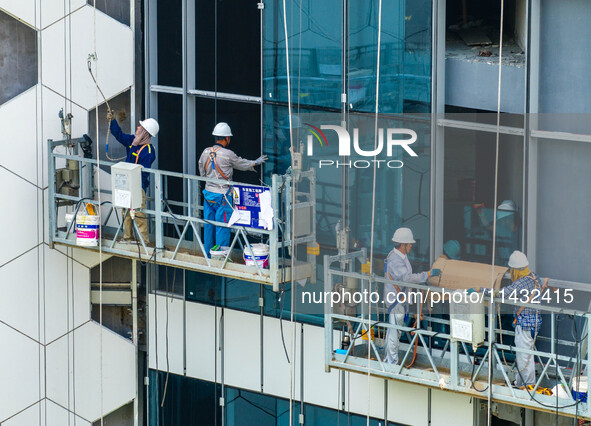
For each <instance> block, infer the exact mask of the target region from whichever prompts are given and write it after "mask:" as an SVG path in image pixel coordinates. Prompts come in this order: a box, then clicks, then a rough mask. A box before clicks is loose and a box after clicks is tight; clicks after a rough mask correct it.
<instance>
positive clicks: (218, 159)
mask: <svg viewBox="0 0 591 426" xmlns="http://www.w3.org/2000/svg"><path fill="white" fill-rule="evenodd" d="M212 135H213V136H215V138H216V143H215V145H214V146H212V147H209V148H205V149H204V150H203V153H202V154H201V157H200V158H199V174H200V175H201V176H204V177H208V178H213V179H219V180H222V181H231V180H232V176H233V174H234V169H237V170H252V171H253V172H254V171H255V170H254V166H259V165H261V164H263V163H264V162H265V161H266V160H267V156H266V155H261V156H260V157H259V158H257V159H256V160H247V159H245V158H241V157H239V156H237V155H236V153H235V152H234V151H232V150H231V149H228V145H230V137H231V136H232V131H231V130H230V126H228V124H227V123H218V124H217V125H216V126H215V127H214V129H213V132H212ZM203 196H204V198H205V201H204V203H203V216H204V219H205V220H207V221H216V222H225V223H228V221H229V220H230V217H231V216H232V211H233V207H232V195H231V194H230V185H228V184H226V183H224V182H219V183H217V182H207V183H206V184H205V189H204V190H203ZM203 240H204V241H203V243H204V246H205V255H206V256H207V257H210V253H209V251H210V250H211V248H212V247H213V246H215V245H219V246H220V247H221V246H229V245H230V228H224V227H221V226H214V225H211V224H209V223H206V224H205V226H204V238H203Z"/></svg>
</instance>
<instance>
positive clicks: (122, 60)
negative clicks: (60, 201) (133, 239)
mask: <svg viewBox="0 0 591 426" xmlns="http://www.w3.org/2000/svg"><path fill="white" fill-rule="evenodd" d="M118 13H119V12H118ZM95 18H96V27H95ZM95 28H96V35H97V48H96V50H97V53H98V57H99V83H100V84H101V87H102V89H103V91H104V92H105V95H106V96H108V97H112V96H114V95H116V94H118V93H120V92H123V91H125V90H128V89H129V88H130V87H132V86H133V54H134V49H133V42H134V38H133V33H132V31H131V28H130V27H129V26H128V25H124V24H122V23H120V22H118V21H117V20H115V19H113V18H111V17H110V16H108V15H106V14H105V13H103V12H100V11H97V12H96V15H95V12H94V9H93V8H92V7H90V6H89V5H87V3H86V1H85V0H0V40H1V41H0V56H1V57H2V59H1V60H0V125H1V126H2V135H1V136H0V186H1V187H2V190H0V203H1V205H2V206H3V208H2V209H1V210H0V223H2V225H1V226H0V241H2V245H1V246H0V343H1V345H2V351H1V353H0V383H2V386H1V387H0V423H2V424H3V425H4V424H6V425H12V426H16V425H27V426H31V425H47V426H49V425H64V424H69V423H74V422H75V424H91V423H92V422H94V421H95V420H97V419H99V418H100V417H101V411H102V413H104V414H107V413H109V412H112V411H114V410H116V409H117V408H118V407H120V406H122V405H125V404H126V403H128V402H129V401H131V400H132V399H133V398H134V397H135V348H134V346H133V345H132V343H131V342H130V341H129V340H128V339H124V338H122V337H121V336H119V335H116V334H114V333H112V332H110V331H109V330H106V329H104V328H102V329H101V327H100V326H99V324H97V323H96V322H93V321H92V320H91V317H90V310H91V304H90V268H91V267H93V266H94V265H96V264H97V262H98V260H97V258H96V256H88V255H83V252H82V251H79V250H76V249H71V248H69V249H66V248H64V247H56V249H50V248H49V245H48V242H49V241H48V211H49V205H48V202H47V185H48V176H47V160H46V158H47V151H46V141H47V139H50V138H52V139H56V140H57V139H62V134H61V123H60V120H59V118H58V112H59V111H60V109H62V108H63V109H64V112H65V113H66V114H67V113H72V114H73V116H74V118H73V128H72V136H73V137H80V136H82V134H83V133H86V132H88V128H89V127H88V124H89V123H88V120H89V119H88V111H89V110H90V109H92V108H94V107H95V104H96V102H97V101H96V93H95V86H94V83H93V82H92V79H91V78H90V75H89V74H88V71H87V58H88V55H89V53H92V52H94V51H95V48H94V37H93V34H94V30H95ZM60 214H63V212H62V213H60ZM101 342H102V343H101ZM101 348H102V357H101ZM101 360H102V368H101ZM101 391H102V395H103V398H102V399H103V402H102V407H101V397H100V395H101Z"/></svg>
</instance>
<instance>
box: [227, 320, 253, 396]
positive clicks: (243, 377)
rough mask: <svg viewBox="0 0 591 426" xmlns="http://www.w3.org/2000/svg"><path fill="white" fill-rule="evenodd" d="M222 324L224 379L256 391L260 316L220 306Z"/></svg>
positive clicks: (234, 384)
mask: <svg viewBox="0 0 591 426" xmlns="http://www.w3.org/2000/svg"><path fill="white" fill-rule="evenodd" d="M223 324H224V331H223V333H224V374H225V383H226V384H227V385H230V386H236V387H239V388H244V389H250V390H255V391H260V390H261V369H260V365H261V348H260V344H259V342H260V341H261V338H260V316H259V315H255V314H249V313H246V312H240V311H234V310H231V309H224V320H223Z"/></svg>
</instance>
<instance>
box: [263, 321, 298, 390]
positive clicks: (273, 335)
mask: <svg viewBox="0 0 591 426" xmlns="http://www.w3.org/2000/svg"><path fill="white" fill-rule="evenodd" d="M263 327H264V328H263V334H264V342H263V353H264V359H263V365H264V379H263V380H264V388H263V390H264V392H265V393H269V394H271V395H276V396H280V397H282V398H289V396H290V393H291V394H292V396H293V398H294V399H300V332H301V331H300V329H301V327H302V324H301V323H296V324H295V333H296V337H297V339H296V344H295V351H292V348H293V337H292V336H293V328H294V327H293V325H292V324H291V323H290V322H289V321H285V320H283V339H282V337H281V328H280V326H279V319H277V318H269V317H265V318H264V323H263ZM283 341H285V347H286V348H287V353H288V356H289V359H290V361H291V364H290V363H288V362H287V358H286V357H285V351H284V349H283ZM294 353H295V357H294V356H293V354H294ZM294 358H295V359H294ZM292 377H293V379H292ZM290 383H292V384H293V388H292V392H290Z"/></svg>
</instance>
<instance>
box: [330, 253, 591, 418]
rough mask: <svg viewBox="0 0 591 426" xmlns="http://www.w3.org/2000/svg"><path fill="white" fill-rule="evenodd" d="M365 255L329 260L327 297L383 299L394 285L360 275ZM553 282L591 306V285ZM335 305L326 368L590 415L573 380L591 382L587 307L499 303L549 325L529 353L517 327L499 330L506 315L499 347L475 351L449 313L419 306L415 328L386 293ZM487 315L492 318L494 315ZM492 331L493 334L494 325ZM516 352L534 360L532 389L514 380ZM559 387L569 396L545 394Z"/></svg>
mask: <svg viewBox="0 0 591 426" xmlns="http://www.w3.org/2000/svg"><path fill="white" fill-rule="evenodd" d="M366 256H367V253H366V251H365V250H362V251H358V252H355V253H349V254H347V255H340V256H339V255H337V256H324V283H325V287H324V293H325V294H332V293H331V292H334V291H336V292H337V293H341V294H342V292H343V288H345V287H347V286H348V288H349V290H351V289H354V290H355V291H358V292H359V293H360V294H361V295H363V294H367V295H368V299H367V300H368V301H369V297H371V295H372V292H375V293H376V294H379V295H383V287H384V284H385V283H387V282H390V283H392V282H393V281H390V280H387V279H385V278H383V277H378V276H376V275H374V276H371V277H370V276H369V275H367V274H364V273H358V272H354V271H356V270H358V269H359V267H358V266H359V264H363V263H365V259H366ZM394 283H395V284H397V285H398V286H400V287H406V288H408V289H411V290H416V292H415V294H418V292H419V291H422V292H423V295H425V294H428V293H431V296H432V294H433V293H439V294H440V295H441V294H442V293H443V294H444V291H445V290H444V289H442V288H440V287H434V286H429V285H421V284H410V283H403V282H394ZM549 285H550V287H551V288H553V290H552V291H556V290H558V291H564V290H569V291H568V292H567V294H572V292H573V291H574V292H576V293H577V294H579V295H585V296H586V297H585V302H584V303H580V302H581V300H579V306H587V307H588V306H589V305H588V301H589V296H590V295H591V294H590V292H591V286H589V284H584V283H573V282H566V281H560V280H554V279H552V280H550V281H549ZM479 296H482V302H481V303H484V304H486V305H488V303H490V298H489V297H487V296H484V295H479ZM329 297H330V296H329ZM580 298H581V297H579V299H580ZM334 300H337V301H338V303H335V304H333V306H332V307H331V303H330V299H329V301H328V302H326V303H325V365H326V368H327V370H330V369H331V368H337V369H342V370H348V371H352V372H359V373H363V374H367V373H368V372H369V373H370V374H371V375H374V376H379V377H383V378H388V379H395V380H401V381H406V382H411V383H415V384H420V385H424V386H430V387H434V388H440V389H445V390H450V391H454V392H460V393H464V394H469V395H471V396H474V397H477V398H482V399H487V398H488V396H489V393H490V395H491V398H492V400H494V401H498V402H502V403H507V404H511V405H517V406H522V407H526V408H531V409H535V410H539V411H547V412H553V413H554V412H556V411H558V412H559V413H561V414H563V415H567V416H578V417H581V418H590V417H591V408H590V406H589V403H587V402H582V401H580V400H579V399H577V400H575V398H574V397H573V394H572V393H571V388H572V386H573V379H574V378H579V377H586V378H587V379H588V377H589V373H590V368H589V366H590V361H589V353H591V347H590V345H591V343H590V339H589V338H588V334H587V330H588V326H587V324H588V320H589V318H590V317H591V315H590V314H589V309H588V308H587V307H583V308H581V309H579V308H568V307H564V306H559V305H558V304H556V303H554V304H552V303H548V304H546V303H543V302H542V303H541V304H536V303H522V302H520V301H519V300H517V301H514V300H507V299H506V298H504V299H503V300H501V299H500V298H495V299H494V304H493V307H495V306H499V307H503V308H510V309H512V308H513V307H514V306H526V307H530V308H535V309H537V310H539V311H540V315H543V320H544V323H545V324H546V327H544V326H543V327H542V330H541V331H540V333H539V334H538V335H537V337H536V341H535V346H534V347H533V349H531V350H524V349H518V348H516V347H515V346H514V345H513V344H512V343H513V342H512V340H513V337H514V335H515V333H514V332H513V331H512V329H511V326H508V327H507V326H504V327H502V326H501V327H500V326H499V324H502V322H501V321H502V316H503V317H505V318H507V317H511V319H512V316H509V315H505V314H503V315H501V314H497V313H496V314H495V316H494V318H493V321H492V329H493V330H494V334H495V338H494V339H493V342H494V343H493V344H492V346H489V344H488V338H487V339H485V340H484V343H483V345H482V346H480V347H478V348H476V347H474V348H473V347H472V346H471V344H469V343H466V342H463V341H460V340H458V339H456V338H454V337H452V336H450V331H449V325H450V321H449V320H448V319H445V315H439V316H437V315H432V314H429V313H426V314H424V315H423V316H421V315H420V314H421V312H419V310H420V308H419V304H417V305H415V307H414V311H413V312H414V313H415V314H417V315H416V317H415V320H416V323H415V325H413V326H410V325H407V324H405V325H393V324H390V323H389V321H388V316H387V314H386V311H387V309H386V308H385V306H384V305H380V304H381V303H383V302H382V301H383V298H382V296H380V302H378V303H377V304H372V305H371V306H370V303H368V302H366V300H365V299H363V298H361V299H360V302H359V303H341V301H342V300H343V299H337V297H336V296H335V299H334ZM347 300H348V299H347ZM374 300H375V299H374ZM423 300H429V299H428V298H423ZM335 305H336V306H335ZM370 307H371V311H370ZM486 311H488V307H487V309H486ZM484 315H485V317H486V318H487V320H488V321H490V319H488V315H486V314H484ZM559 319H561V320H566V321H568V325H570V326H571V327H574V330H575V331H573V333H566V334H567V335H565V331H564V330H563V332H562V333H558V332H557V326H556V325H557V321H558V320H559ZM509 322H510V321H509ZM571 322H572V324H571ZM548 325H550V327H549V328H550V330H548V327H547V326H548ZM577 325H578V327H577ZM389 329H394V330H398V331H400V332H401V344H400V347H399V363H398V364H389V363H387V362H386V361H385V359H384V358H385V354H384V349H385V348H384V346H385V345H386V342H385V340H386V339H385V336H386V333H387V330H389ZM570 329H572V328H570ZM485 331H486V335H487V336H488V333H489V331H490V328H489V326H488V324H487V326H486V327H485ZM575 334H577V335H575ZM344 336H347V337H348V339H349V340H348V342H349V346H348V347H347V345H343V342H344V341H343V337H344ZM368 336H370V337H369V338H368ZM503 339H504V340H503ZM435 342H437V343H438V344H435ZM345 348H346V349H345ZM491 350H492V372H493V374H492V384H490V386H489V383H488V359H489V353H490V351H491ZM415 352H416V355H415ZM516 352H521V353H528V354H530V355H531V356H533V357H534V359H535V363H536V383H535V386H533V389H526V388H516V387H514V386H513V379H514V378H515V376H516V374H519V373H518V372H517V371H518V370H517V367H516V364H515V360H514V354H515V353H516ZM411 361H412V362H411ZM409 364H411V365H410V366H409ZM578 380H579V379H578ZM557 385H561V386H563V388H564V390H565V394H563V395H562V396H566V397H559V398H557V397H556V396H555V395H544V394H540V393H538V392H540V391H542V390H543V389H551V388H553V387H554V386H557Z"/></svg>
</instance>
